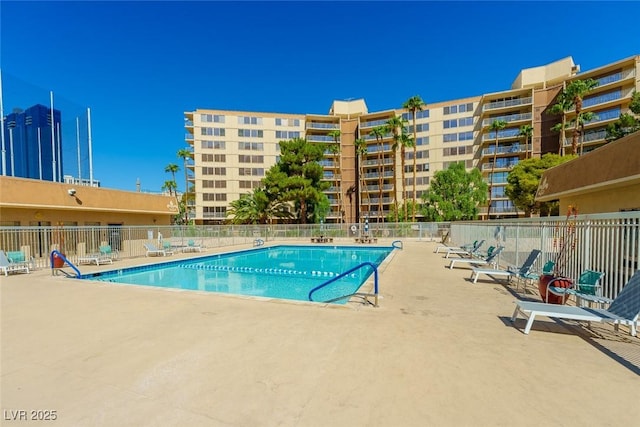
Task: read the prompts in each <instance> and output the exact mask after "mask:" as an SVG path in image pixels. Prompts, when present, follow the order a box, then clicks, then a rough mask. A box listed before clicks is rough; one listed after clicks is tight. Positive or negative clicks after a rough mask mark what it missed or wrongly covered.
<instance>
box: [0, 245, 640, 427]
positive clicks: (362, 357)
mask: <svg viewBox="0 0 640 427" xmlns="http://www.w3.org/2000/svg"><path fill="white" fill-rule="evenodd" d="M435 245H436V243H430V242H405V248H404V250H400V251H396V253H395V256H394V258H393V259H392V260H391V262H389V263H388V264H387V265H386V266H385V267H384V269H383V271H382V273H381V276H380V277H381V294H382V298H381V300H380V307H379V308H373V307H366V306H352V307H325V306H321V305H309V304H305V303H290V302H278V301H259V300H254V299H250V298H239V297H232V296H225V295H215V294H202V293H195V292H187V291H170V290H163V289H155V288H145V287H133V286H132V287H127V286H116V285H110V284H104V283H97V282H81V281H76V280H72V279H65V278H63V277H59V276H57V277H52V276H51V275H50V272H49V271H44V270H41V271H36V272H34V273H32V274H29V275H13V276H10V277H8V278H5V277H2V278H1V279H0V280H1V284H0V297H1V309H2V313H1V320H2V331H1V332H2V335H1V342H0V343H1V345H2V354H1V356H2V360H1V361H2V367H1V375H2V377H1V386H2V387H1V390H0V392H1V395H0V397H1V399H0V400H1V402H2V410H3V414H2V415H3V417H2V425H7V426H11V425H16V426H25V425H39V426H44V425H56V426H247V427H253V426H323V427H324V426H499V425H509V426H541V425H543V426H573V425H575V426H581V427H583V426H630V425H637V424H638V422H639V420H640V404H639V403H638V402H640V339H638V338H632V337H630V336H629V335H628V332H627V331H626V330H621V331H620V332H619V333H614V332H613V330H612V329H611V328H610V327H608V326H603V325H593V328H592V329H591V330H588V329H586V328H585V327H582V326H574V325H575V324H573V323H570V322H566V323H560V322H554V321H551V320H548V319H541V321H537V322H536V324H535V325H534V328H533V330H532V331H531V334H530V335H524V334H523V333H522V332H521V328H522V326H523V325H524V322H523V321H522V320H521V321H520V322H518V324H517V326H518V328H514V327H513V326H512V325H511V324H510V322H509V321H508V318H509V317H510V315H511V313H512V312H513V308H514V304H513V301H514V300H515V299H516V298H517V297H518V295H517V294H515V293H514V292H513V290H512V289H511V288H510V287H505V286H503V285H501V284H497V283H495V282H491V281H484V282H483V281H479V282H478V284H476V285H473V284H471V283H470V282H469V281H468V280H467V279H468V277H469V276H470V272H469V270H468V269H466V268H464V267H463V268H456V269H454V270H453V271H452V270H449V269H447V268H445V265H447V262H446V261H445V260H444V259H443V258H442V256H441V254H434V253H433V248H434V247H435ZM209 252H211V250H210V251H209ZM144 262H150V260H149V259H138V260H122V261H117V262H116V263H115V264H114V266H118V267H120V266H127V265H134V264H140V263H144ZM114 266H109V265H107V266H105V267H104V269H110V268H113V267H114ZM96 269H103V267H102V266H100V267H99V268H96V267H92V268H86V267H84V268H83V271H89V270H96ZM530 292H531V293H529V294H528V295H527V297H530V298H537V295H535V294H534V293H533V290H530ZM19 410H26V411H28V412H27V417H30V416H31V412H29V411H31V410H55V411H57V412H56V415H57V420H56V421H55V423H47V422H44V421H38V422H35V421H34V422H24V421H9V419H10V418H11V417H12V416H14V415H15V414H16V413H17V412H14V411H19Z"/></svg>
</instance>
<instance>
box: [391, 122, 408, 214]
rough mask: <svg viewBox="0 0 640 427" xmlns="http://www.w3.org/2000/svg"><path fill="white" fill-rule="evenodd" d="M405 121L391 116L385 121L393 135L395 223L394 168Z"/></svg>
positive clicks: (395, 179)
mask: <svg viewBox="0 0 640 427" xmlns="http://www.w3.org/2000/svg"><path fill="white" fill-rule="evenodd" d="M405 122H406V120H404V119H403V118H401V117H398V116H393V117H391V118H390V119H389V120H387V129H388V131H390V132H391V134H392V135H393V144H392V145H391V158H392V163H391V164H392V165H393V206H394V209H395V222H398V185H397V180H398V173H397V170H398V168H397V167H396V156H397V152H398V146H400V145H401V143H400V139H401V136H400V135H402V134H403V133H404V124H405Z"/></svg>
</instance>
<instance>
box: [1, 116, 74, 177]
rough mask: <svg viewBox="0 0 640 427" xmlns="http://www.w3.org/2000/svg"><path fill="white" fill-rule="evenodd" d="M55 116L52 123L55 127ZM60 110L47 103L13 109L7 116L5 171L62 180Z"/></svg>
mask: <svg viewBox="0 0 640 427" xmlns="http://www.w3.org/2000/svg"><path fill="white" fill-rule="evenodd" d="M52 118H53V126H52V123H51V122H52ZM60 123H61V115H60V111H58V110H56V109H54V110H53V117H52V114H51V108H49V107H46V106H44V105H40V104H37V105H34V106H32V107H29V108H27V109H26V110H24V111H22V110H14V111H13V112H12V113H10V114H7V116H6V118H5V119H4V129H3V132H4V134H3V147H2V166H1V167H2V174H3V175H7V176H15V177H20V178H32V179H42V180H45V181H60V182H61V181H62V171H63V167H62V166H63V165H62V138H61V135H62V132H61V124H60Z"/></svg>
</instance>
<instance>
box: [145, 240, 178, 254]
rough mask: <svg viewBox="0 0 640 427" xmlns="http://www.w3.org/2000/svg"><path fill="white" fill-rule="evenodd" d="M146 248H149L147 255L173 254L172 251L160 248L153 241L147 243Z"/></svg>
mask: <svg viewBox="0 0 640 427" xmlns="http://www.w3.org/2000/svg"><path fill="white" fill-rule="evenodd" d="M144 248H145V249H146V250H147V253H146V254H145V256H157V255H162V256H167V254H169V255H171V254H173V252H172V251H167V250H165V249H160V248H158V247H157V246H156V245H154V244H153V243H145V244H144Z"/></svg>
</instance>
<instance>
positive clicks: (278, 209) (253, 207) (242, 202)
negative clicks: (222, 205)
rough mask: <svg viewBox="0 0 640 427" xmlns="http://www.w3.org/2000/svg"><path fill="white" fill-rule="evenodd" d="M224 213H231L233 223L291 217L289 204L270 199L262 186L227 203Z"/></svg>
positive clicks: (262, 222) (264, 221) (253, 222)
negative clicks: (228, 206)
mask: <svg viewBox="0 0 640 427" xmlns="http://www.w3.org/2000/svg"><path fill="white" fill-rule="evenodd" d="M229 205H230V208H229V209H228V210H227V213H226V215H227V216H231V215H233V219H232V220H231V222H232V223H234V224H267V223H268V222H269V221H270V220H271V219H272V218H292V217H293V214H292V213H291V212H290V211H289V205H288V204H287V203H285V202H281V201H279V200H270V198H269V196H268V195H267V193H266V192H265V190H264V189H262V188H254V189H253V191H252V192H251V193H246V194H242V195H241V196H240V198H239V199H236V200H234V201H232V202H231V203H229Z"/></svg>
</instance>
